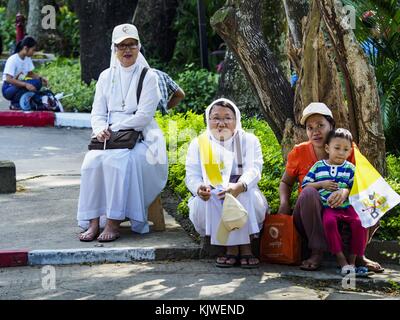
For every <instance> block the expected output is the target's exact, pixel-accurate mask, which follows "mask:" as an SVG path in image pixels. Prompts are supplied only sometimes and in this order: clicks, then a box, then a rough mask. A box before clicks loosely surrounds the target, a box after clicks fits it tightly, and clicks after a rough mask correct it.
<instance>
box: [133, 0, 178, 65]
mask: <svg viewBox="0 0 400 320" xmlns="http://www.w3.org/2000/svg"><path fill="white" fill-rule="evenodd" d="M177 6H178V1H177V0H163V1H158V0H139V1H138V5H137V8H136V11H135V15H134V17H133V24H134V25H135V26H136V27H137V28H138V30H140V32H141V34H142V35H144V36H142V39H141V41H142V45H143V47H144V49H145V54H146V56H147V57H151V58H157V59H160V60H161V61H163V62H169V61H170V60H171V58H172V56H173V54H174V49H175V43H176V38H177V34H176V32H174V30H172V25H173V21H174V19H175V16H176V8H177Z"/></svg>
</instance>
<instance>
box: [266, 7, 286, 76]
mask: <svg viewBox="0 0 400 320" xmlns="http://www.w3.org/2000/svg"><path fill="white" fill-rule="evenodd" d="M261 19H262V30H263V34H264V39H265V41H266V43H267V45H268V48H270V49H271V51H272V52H273V53H274V54H275V56H276V58H277V59H278V62H279V66H280V67H281V68H282V71H283V72H284V73H285V75H286V77H287V78H288V79H289V78H290V73H291V72H290V63H289V59H288V53H287V47H286V41H287V39H288V28H287V22H286V14H285V8H284V6H283V3H282V2H281V1H276V0H263V1H262V11H261Z"/></svg>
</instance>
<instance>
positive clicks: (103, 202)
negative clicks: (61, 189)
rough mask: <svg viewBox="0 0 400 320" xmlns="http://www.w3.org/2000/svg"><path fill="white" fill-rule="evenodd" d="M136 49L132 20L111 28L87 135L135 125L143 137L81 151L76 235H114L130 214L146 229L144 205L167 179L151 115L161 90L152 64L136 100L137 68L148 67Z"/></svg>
mask: <svg viewBox="0 0 400 320" xmlns="http://www.w3.org/2000/svg"><path fill="white" fill-rule="evenodd" d="M139 49H140V40H139V35H138V31H137V29H136V27H135V26H134V25H131V24H123V25H119V26H117V27H115V28H114V31H113V35H112V48H111V50H112V55H111V64H110V68H108V69H106V70H104V71H103V72H102V73H101V74H100V77H99V80H98V82H97V86H96V93H95V97H94V102H93V107H92V113H91V122H92V129H93V135H92V137H97V139H98V141H100V142H104V140H105V139H106V140H107V139H109V138H110V130H111V131H119V130H124V129H135V130H136V131H141V132H142V134H143V141H141V142H138V143H136V145H135V147H134V148H133V149H132V150H129V149H110V150H92V151H89V152H88V153H87V154H86V156H85V159H84V161H83V164H82V169H81V188H80V194H79V204H78V214H77V219H78V225H79V226H80V227H81V228H83V229H85V230H86V232H83V233H81V234H80V236H79V239H80V240H81V241H93V240H95V239H96V238H97V240H98V241H100V242H109V241H113V240H116V239H117V238H119V225H120V223H121V222H122V221H124V220H125V219H129V220H130V222H131V229H132V231H134V232H137V233H147V232H149V225H148V222H147V209H148V207H149V206H150V204H151V203H152V202H153V201H154V199H155V198H156V197H157V196H158V194H159V193H160V192H161V191H162V189H163V188H164V186H165V184H166V182H167V176H168V163H167V162H168V160H167V152H166V144H165V139H164V137H163V134H162V131H161V130H160V128H159V127H158V125H157V123H156V121H155V119H154V114H155V112H156V108H157V105H158V103H159V101H160V99H161V94H160V91H159V88H158V83H157V75H156V74H155V73H154V72H153V71H152V70H151V69H149V70H148V71H147V74H146V76H145V78H144V81H143V89H142V91H141V95H140V99H139V103H137V101H136V100H137V96H136V94H137V86H138V81H139V78H140V74H141V72H142V70H143V68H145V67H148V64H147V62H146V60H145V59H144V57H143V56H142V55H141V53H140V52H139ZM103 227H104V230H103V232H102V233H101V234H100V235H99V233H100V232H99V231H100V228H103Z"/></svg>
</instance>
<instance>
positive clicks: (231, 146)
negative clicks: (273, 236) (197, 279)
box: [186, 99, 268, 268]
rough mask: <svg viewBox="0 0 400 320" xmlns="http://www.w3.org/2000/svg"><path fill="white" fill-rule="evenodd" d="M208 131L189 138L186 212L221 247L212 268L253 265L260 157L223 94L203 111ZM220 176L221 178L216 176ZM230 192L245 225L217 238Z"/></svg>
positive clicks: (261, 213)
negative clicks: (240, 208) (189, 195)
mask: <svg viewBox="0 0 400 320" xmlns="http://www.w3.org/2000/svg"><path fill="white" fill-rule="evenodd" d="M206 123H207V130H206V132H205V133H203V134H202V135H200V136H199V137H198V138H196V139H194V140H193V141H192V142H191V144H190V146H189V149H188V155H187V159H186V185H187V187H188V188H189V190H190V191H191V193H192V194H193V197H192V198H191V199H190V200H189V212H190V213H189V217H190V220H191V221H192V223H193V225H194V227H195V228H196V230H197V232H199V234H200V235H201V236H210V237H211V244H212V245H223V246H226V254H225V255H224V256H222V257H218V258H217V261H216V266H217V267H232V266H234V265H236V264H239V263H240V265H241V266H242V267H244V268H252V267H257V266H258V264H259V260H258V259H257V258H256V257H254V255H253V254H252V252H251V239H252V237H253V236H256V235H258V233H259V232H260V228H261V226H262V223H263V221H264V218H265V214H266V212H267V210H268V204H267V201H266V199H265V197H264V196H263V194H262V193H261V192H260V190H259V188H258V186H257V183H258V181H259V180H260V178H261V171H262V165H263V158H262V152H261V145H260V142H259V140H258V138H257V137H256V136H254V135H253V134H250V133H247V132H245V131H243V130H242V126H241V122H240V111H239V109H238V108H237V107H236V105H235V104H234V103H233V102H232V101H230V100H227V99H218V100H216V101H214V102H213V103H212V104H211V105H210V106H209V107H208V108H207V110H206ZM218 177H220V181H218ZM225 192H230V193H231V194H232V195H233V196H234V197H236V198H237V200H238V201H239V202H240V203H241V204H242V206H243V207H244V208H245V209H246V210H247V212H248V220H247V223H246V224H245V225H244V227H242V228H240V229H238V230H233V231H231V232H230V233H229V236H228V238H227V241H226V242H225V243H220V241H219V239H220V238H219V237H218V228H219V225H220V223H221V214H222V207H223V200H222V199H223V198H224V195H225Z"/></svg>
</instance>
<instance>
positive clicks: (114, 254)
mask: <svg viewBox="0 0 400 320" xmlns="http://www.w3.org/2000/svg"><path fill="white" fill-rule="evenodd" d="M155 256H156V255H155V249H154V248H108V249H103V248H94V249H66V250H34V251H31V252H29V254H28V263H29V265H31V266H35V265H67V264H84V263H106V262H110V263H117V262H131V261H154V260H155Z"/></svg>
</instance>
